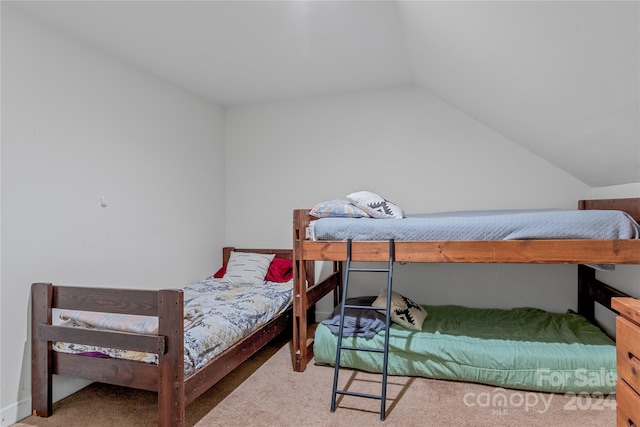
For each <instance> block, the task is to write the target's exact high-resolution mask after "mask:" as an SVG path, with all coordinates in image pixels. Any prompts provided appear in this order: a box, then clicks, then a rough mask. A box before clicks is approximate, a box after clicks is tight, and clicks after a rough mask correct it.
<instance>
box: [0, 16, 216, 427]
mask: <svg viewBox="0 0 640 427" xmlns="http://www.w3.org/2000/svg"><path fill="white" fill-rule="evenodd" d="M5 6H6V5H3V6H2V202H1V203H2V264H1V267H2V274H1V287H0V289H1V291H2V301H1V304H2V306H1V307H2V310H1V315H0V318H1V325H2V326H1V327H2V331H1V336H2V350H1V353H0V367H1V369H0V375H1V380H0V387H1V388H0V390H1V404H0V408H1V409H2V417H3V423H2V425H5V424H6V423H9V422H11V421H15V420H16V419H20V418H22V417H24V416H27V415H29V413H30V410H31V409H30V400H29V399H30V351H29V335H28V333H29V329H30V324H29V321H28V319H29V302H30V301H29V290H30V284H31V283H32V282H36V281H52V282H55V283H63V284H87V285H95V286H123V287H136V288H163V287H179V286H183V285H186V284H188V283H189V282H191V281H195V280H199V279H201V278H202V277H205V276H206V275H208V274H211V273H212V272H213V271H215V269H217V268H218V267H219V265H220V261H221V254H220V248H221V246H222V243H223V240H224V221H225V212H224V207H223V206H224V174H225V163H224V154H225V153H224V129H223V126H224V123H223V119H224V118H223V111H222V109H221V108H220V107H218V106H215V105H213V104H211V103H209V102H207V101H205V100H203V99H201V98H199V97H197V96H193V95H190V94H187V93H185V92H183V91H181V90H178V89H176V88H175V87H173V86H170V85H168V84H165V83H163V82H161V81H159V80H157V79H155V78H154V77H152V76H150V75H146V74H144V73H141V72H140V71H138V70H136V69H133V68H131V67H129V66H128V65H126V64H124V63H121V62H119V61H118V60H115V59H113V58H111V57H108V56H105V55H102V54H99V53H97V52H96V51H95V50H93V49H91V48H90V47H89V46H85V45H84V44H82V43H80V42H78V41H76V40H74V39H71V38H67V37H66V36H64V35H62V34H59V33H57V32H55V31H52V30H50V29H48V28H47V27H45V26H43V25H40V24H39V23H37V22H36V21H33V20H31V19H30V18H27V17H26V16H24V15H22V14H20V13H18V12H15V11H14V10H12V9H10V8H8V7H5ZM103 196H104V201H105V202H106V204H107V206H106V207H101V201H102V197H103Z"/></svg>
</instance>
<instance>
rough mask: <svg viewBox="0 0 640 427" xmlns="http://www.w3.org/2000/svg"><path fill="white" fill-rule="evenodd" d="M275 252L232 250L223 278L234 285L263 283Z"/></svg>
mask: <svg viewBox="0 0 640 427" xmlns="http://www.w3.org/2000/svg"><path fill="white" fill-rule="evenodd" d="M274 257H275V254H257V253H253V252H235V251H233V252H231V254H230V255H229V262H228V263H227V271H225V273H224V276H222V280H224V281H225V282H228V283H230V284H232V285H261V284H263V283H264V278H265V277H267V271H269V265H271V261H273V258H274Z"/></svg>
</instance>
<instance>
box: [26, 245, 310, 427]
mask: <svg viewBox="0 0 640 427" xmlns="http://www.w3.org/2000/svg"><path fill="white" fill-rule="evenodd" d="M232 251H236V252H253V253H262V254H275V256H276V257H278V258H284V259H288V260H291V259H292V251H291V250H285V249H236V248H233V247H225V248H223V261H224V263H225V264H226V263H227V261H228V260H229V257H230V254H231V252H232ZM304 270H305V274H307V275H308V278H309V279H308V282H309V283H310V285H311V286H313V277H314V274H313V264H312V263H309V264H308V265H307V266H306V268H305V269H304ZM31 298H32V301H31V307H32V314H31V316H32V323H31V324H32V327H31V330H32V332H31V353H32V356H31V357H32V379H31V400H32V410H33V414H34V415H36V416H41V417H48V416H50V415H52V413H53V404H52V382H53V381H52V377H53V375H54V374H57V375H62V376H67V377H74V378H82V379H87V380H91V381H97V382H102V383H108V384H114V385H119V386H125V387H131V388H136V389H142V390H148V391H153V392H156V393H158V423H159V425H161V426H182V425H184V420H185V407H186V406H187V405H188V404H189V403H191V402H192V401H193V400H195V399H196V398H197V397H198V396H200V395H201V394H202V393H204V392H205V391H207V390H208V389H209V388H210V387H211V386H213V385H214V384H215V383H217V382H218V381H219V380H220V379H222V378H223V377H224V376H225V375H227V374H228V373H229V372H231V371H232V370H233V369H235V368H236V367H237V366H239V365H240V364H241V363H242V362H244V361H245V360H247V359H248V358H249V357H250V356H251V355H253V354H254V353H255V352H256V351H258V350H259V349H260V348H262V347H263V346H264V345H265V344H267V343H268V342H270V341H271V340H272V339H274V338H275V337H277V336H278V335H279V334H281V333H284V332H285V331H290V330H291V323H292V311H293V310H292V307H291V306H290V307H289V308H288V309H287V310H286V311H284V312H283V313H282V314H280V315H278V316H277V317H275V318H273V319H271V320H270V321H269V322H267V323H266V324H264V325H263V326H261V327H259V328H258V329H256V330H254V331H253V332H252V333H251V334H250V335H248V336H246V337H245V338H243V339H241V340H240V341H239V342H237V343H235V344H234V345H232V346H231V347H230V348H228V349H227V350H225V351H224V352H223V353H221V354H220V355H218V356H216V357H215V358H214V359H212V360H211V361H210V362H208V363H207V364H206V365H205V366H203V367H202V368H199V369H197V370H195V371H194V372H192V373H190V374H188V375H185V371H184V333H185V332H184V326H183V322H184V314H183V311H184V310H183V306H184V292H183V290H181V289H164V290H134V289H115V288H93V287H78V286H57V285H52V284H51V283H34V284H33V285H32V295H31ZM53 309H72V310H83V311H92V312H104V313H119V314H134V315H141V316H157V318H158V328H157V329H158V332H157V334H153V335H149V334H134V333H125V332H112V331H98V330H95V329H93V330H88V329H79V328H70V327H64V326H57V325H55V324H54V322H53V314H52V312H53ZM54 341H60V342H69V343H82V344H90V345H96V346H102V347H110V348H120V349H129V350H135V351H141V352H148V353H155V354H157V355H158V363H157V364H150V363H144V362H140V361H131V360H124V359H117V358H98V357H87V356H83V355H75V354H67V353H61V352H57V351H53V349H52V342H54Z"/></svg>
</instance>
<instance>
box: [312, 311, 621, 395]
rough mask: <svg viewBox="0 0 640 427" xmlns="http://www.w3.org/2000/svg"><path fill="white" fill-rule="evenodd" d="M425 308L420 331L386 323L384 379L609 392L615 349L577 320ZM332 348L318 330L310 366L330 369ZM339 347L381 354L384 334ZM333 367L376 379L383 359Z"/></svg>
mask: <svg viewBox="0 0 640 427" xmlns="http://www.w3.org/2000/svg"><path fill="white" fill-rule="evenodd" d="M424 307H425V309H426V310H427V312H428V313H429V315H428V317H427V319H426V320H425V322H424V324H423V328H422V331H413V330H409V329H406V328H403V327H401V326H398V325H396V324H392V326H391V332H390V338H389V365H388V373H389V374H390V375H403V376H422V377H428V378H436V379H445V380H454V381H467V382H476V383H481V384H487V385H494V386H497V387H507V388H515V389H522V390H533V391H544V392H556V393H568V392H572V393H576V394H577V393H583V392H584V393H603V394H609V393H613V392H614V391H615V381H616V378H617V373H616V348H615V343H614V342H613V341H612V340H611V339H610V338H609V337H608V336H606V335H605V334H604V333H603V332H602V331H601V330H600V329H599V328H598V327H596V326H594V325H593V324H591V323H589V321H587V320H586V319H585V318H584V317H583V316H580V315H578V314H576V313H573V312H567V313H550V312H546V311H543V310H539V309H535V308H515V309H510V310H502V309H479V308H468V307H462V306H455V305H448V306H424ZM336 345H337V335H336V334H334V333H332V332H331V330H330V329H329V327H327V326H326V325H324V324H323V323H320V324H319V325H318V328H317V329H316V332H315V341H314V356H315V361H316V363H318V364H320V365H334V364H335V357H336ZM342 345H344V346H353V347H365V348H384V331H381V332H378V333H377V334H376V335H375V336H374V337H373V338H371V339H367V338H364V337H353V336H343V341H342ZM340 365H341V366H343V367H347V368H353V369H359V370H364V371H369V372H382V354H380V353H372V352H363V351H360V352H352V351H343V352H342V355H341V362H340Z"/></svg>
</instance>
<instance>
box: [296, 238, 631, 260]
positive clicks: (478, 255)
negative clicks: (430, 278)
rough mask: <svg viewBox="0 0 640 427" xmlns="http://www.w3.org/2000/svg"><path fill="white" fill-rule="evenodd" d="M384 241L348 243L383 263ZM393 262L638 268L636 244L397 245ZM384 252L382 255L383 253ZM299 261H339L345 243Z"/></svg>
mask: <svg viewBox="0 0 640 427" xmlns="http://www.w3.org/2000/svg"><path fill="white" fill-rule="evenodd" d="M387 245H388V243H387V242H384V241H358V242H353V261H378V262H384V261H385V260H386V259H387V257H388V255H385V253H387V252H388V248H387ZM395 247H396V254H397V255H396V261H397V262H426V263H448V262H455V263H459V262H464V263H520V264H523V263H524V264H594V263H597V264H638V263H640V240H499V241H396V242H395ZM385 251H387V252H385ZM301 253H302V259H316V260H322V261H344V260H345V259H346V256H347V250H346V246H345V242H342V241H320V242H313V241H309V240H305V241H302V242H301Z"/></svg>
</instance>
